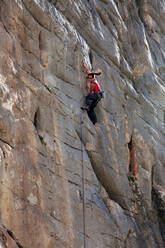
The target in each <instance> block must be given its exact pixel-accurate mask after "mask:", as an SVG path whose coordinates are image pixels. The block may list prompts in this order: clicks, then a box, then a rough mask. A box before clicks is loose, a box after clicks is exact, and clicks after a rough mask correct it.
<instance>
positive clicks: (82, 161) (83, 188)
mask: <svg viewBox="0 0 165 248" xmlns="http://www.w3.org/2000/svg"><path fill="white" fill-rule="evenodd" d="M82 124H83V112H81V118H80V130H81V137H80V138H81V164H82V201H83V234H84V248H86V226H85V187H84V185H85V183H84V151H83V142H82V137H83V132H82V131H83V130H82V129H83V128H82Z"/></svg>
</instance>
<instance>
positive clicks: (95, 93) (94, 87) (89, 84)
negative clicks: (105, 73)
mask: <svg viewBox="0 0 165 248" xmlns="http://www.w3.org/2000/svg"><path fill="white" fill-rule="evenodd" d="M82 66H83V68H84V69H85V72H86V74H87V76H86V90H87V96H86V98H85V102H86V105H85V106H83V107H81V109H82V110H86V111H87V113H88V116H89V118H90V120H91V121H92V123H93V124H94V125H95V124H96V123H97V116H96V113H95V111H94V108H95V107H96V105H97V103H98V102H99V101H100V100H101V98H103V97H104V92H103V91H101V87H100V85H99V83H98V82H97V80H96V78H95V77H96V76H99V75H101V73H102V70H100V69H98V70H97V71H94V72H91V71H90V70H89V68H88V67H87V66H86V64H85V63H84V61H82Z"/></svg>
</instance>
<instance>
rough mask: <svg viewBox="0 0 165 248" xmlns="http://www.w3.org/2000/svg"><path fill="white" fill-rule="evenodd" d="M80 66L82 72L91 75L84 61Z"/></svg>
mask: <svg viewBox="0 0 165 248" xmlns="http://www.w3.org/2000/svg"><path fill="white" fill-rule="evenodd" d="M82 66H83V68H84V70H85V72H86V73H87V74H88V73H91V71H90V70H89V68H88V67H87V65H86V64H85V62H84V61H82Z"/></svg>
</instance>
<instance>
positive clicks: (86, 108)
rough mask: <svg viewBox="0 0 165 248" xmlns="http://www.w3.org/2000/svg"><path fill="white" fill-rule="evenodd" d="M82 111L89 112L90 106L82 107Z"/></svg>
mask: <svg viewBox="0 0 165 248" xmlns="http://www.w3.org/2000/svg"><path fill="white" fill-rule="evenodd" d="M81 109H82V110H86V111H88V110H89V107H88V106H84V107H81Z"/></svg>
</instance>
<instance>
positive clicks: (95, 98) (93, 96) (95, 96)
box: [86, 93, 101, 125]
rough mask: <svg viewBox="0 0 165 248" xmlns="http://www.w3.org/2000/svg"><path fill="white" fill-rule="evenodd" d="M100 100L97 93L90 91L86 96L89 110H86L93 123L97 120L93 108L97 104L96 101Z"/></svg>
mask: <svg viewBox="0 0 165 248" xmlns="http://www.w3.org/2000/svg"><path fill="white" fill-rule="evenodd" d="M100 100H101V97H100V94H99V93H92V94H89V95H88V96H86V105H87V106H89V110H88V111H87V113H88V116H89V119H90V120H91V121H92V123H93V124H94V125H95V124H96V122H97V116H96V113H95V111H94V108H95V107H96V105H97V104H98V102H99V101H100Z"/></svg>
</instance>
